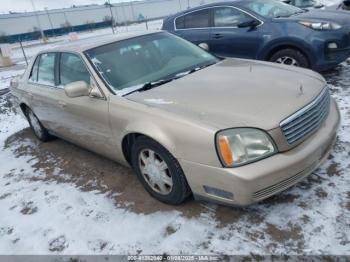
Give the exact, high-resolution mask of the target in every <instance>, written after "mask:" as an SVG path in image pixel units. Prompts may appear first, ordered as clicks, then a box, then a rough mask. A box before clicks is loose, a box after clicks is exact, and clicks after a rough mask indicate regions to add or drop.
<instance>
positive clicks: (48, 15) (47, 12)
mask: <svg viewBox="0 0 350 262" xmlns="http://www.w3.org/2000/svg"><path fill="white" fill-rule="evenodd" d="M45 11H46V14H47V18H48V19H49V22H50V26H51V30H52V34H53V24H52V21H51V17H50V14H49V10H48V8H47V7H45Z"/></svg>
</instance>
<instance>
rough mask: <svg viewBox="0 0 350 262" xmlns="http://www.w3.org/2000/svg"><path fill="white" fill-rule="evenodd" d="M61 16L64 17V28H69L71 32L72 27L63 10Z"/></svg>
mask: <svg viewBox="0 0 350 262" xmlns="http://www.w3.org/2000/svg"><path fill="white" fill-rule="evenodd" d="M63 16H64V20H65V24H66V26H67V27H68V26H69V31H71V32H73V28H72V25H71V24H70V22H69V21H68V18H67V14H66V11H64V10H63Z"/></svg>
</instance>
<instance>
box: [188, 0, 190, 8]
mask: <svg viewBox="0 0 350 262" xmlns="http://www.w3.org/2000/svg"><path fill="white" fill-rule="evenodd" d="M187 9H190V0H187Z"/></svg>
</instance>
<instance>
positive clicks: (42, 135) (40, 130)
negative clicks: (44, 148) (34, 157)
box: [26, 108, 51, 142]
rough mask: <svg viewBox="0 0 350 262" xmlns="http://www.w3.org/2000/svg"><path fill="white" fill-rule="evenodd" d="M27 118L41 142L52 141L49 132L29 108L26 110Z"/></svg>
mask: <svg viewBox="0 0 350 262" xmlns="http://www.w3.org/2000/svg"><path fill="white" fill-rule="evenodd" d="M26 117H27V119H28V122H29V125H30V127H31V129H32V130H33V132H34V134H35V136H36V137H37V138H38V139H39V140H41V141H43V142H46V141H48V140H50V138H51V136H50V134H49V132H48V131H47V129H46V128H45V127H44V126H43V125H42V124H41V123H40V121H39V119H38V118H37V116H36V115H35V114H34V112H33V111H32V110H31V109H29V108H27V109H26Z"/></svg>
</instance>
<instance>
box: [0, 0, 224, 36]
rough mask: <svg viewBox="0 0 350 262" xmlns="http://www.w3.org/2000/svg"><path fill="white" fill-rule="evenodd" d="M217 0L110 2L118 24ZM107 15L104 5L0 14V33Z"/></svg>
mask: <svg viewBox="0 0 350 262" xmlns="http://www.w3.org/2000/svg"><path fill="white" fill-rule="evenodd" d="M212 2H218V0H143V1H133V2H125V3H118V4H113V1H112V5H113V6H112V12H113V16H114V18H115V20H116V22H117V23H123V22H125V21H129V22H131V21H139V20H140V19H141V18H146V19H154V18H160V17H165V16H167V15H170V14H174V13H177V12H179V11H182V10H185V9H188V7H195V6H198V5H201V4H206V3H212ZM106 16H108V17H110V16H111V14H110V9H109V7H108V6H105V5H89V6H77V7H71V8H64V9H54V10H44V11H38V12H35V13H34V12H28V13H16V14H4V15H0V36H1V35H16V34H24V33H29V32H33V31H35V30H37V29H38V28H41V29H42V30H50V29H57V28H62V27H64V24H66V23H67V22H68V23H69V24H70V25H71V26H77V25H84V24H88V23H98V22H103V21H104V19H105V17H106Z"/></svg>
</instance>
